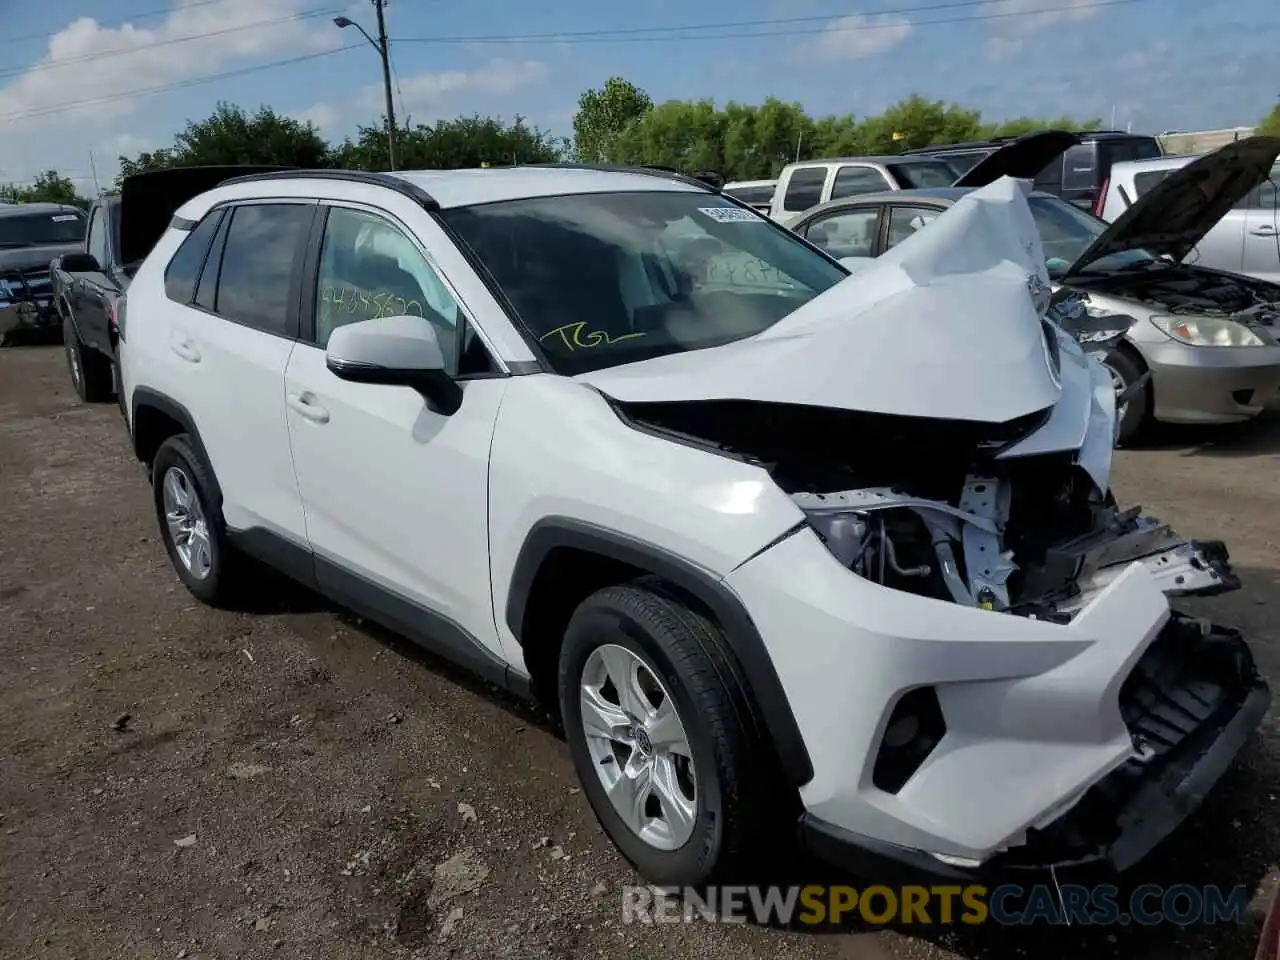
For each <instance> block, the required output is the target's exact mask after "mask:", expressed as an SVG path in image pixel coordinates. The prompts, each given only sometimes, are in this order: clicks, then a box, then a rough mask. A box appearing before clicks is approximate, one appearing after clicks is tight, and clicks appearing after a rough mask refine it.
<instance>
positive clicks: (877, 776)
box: [871, 687, 947, 793]
mask: <svg viewBox="0 0 1280 960" xmlns="http://www.w3.org/2000/svg"><path fill="white" fill-rule="evenodd" d="M946 732H947V725H946V722H945V721H944V720H943V718H942V706H941V704H939V703H938V694H937V692H936V691H935V690H934V689H933V687H919V688H917V689H915V690H911V691H909V692H907V693H905V694H903V695H902V697H901V698H900V699H899V700H898V702H897V704H896V705H895V706H894V708H893V712H892V713H891V714H890V715H889V722H888V723H887V724H885V730H884V736H883V737H882V738H881V740H880V749H879V751H878V752H877V753H876V762H875V766H874V767H873V768H872V771H871V782H872V783H874V784H875V785H876V787H878V788H879V789H881V790H883V791H884V792H885V793H897V792H898V791H899V790H901V789H902V788H903V787H904V786H905V785H906V783H907V781H908V780H910V779H911V778H912V777H913V776H914V775H915V773H916V771H917V770H919V769H920V766H921V764H923V763H924V761H925V760H926V759H927V758H928V756H929V754H931V753H932V752H933V750H934V748H935V747H937V745H938V743H939V742H940V741H941V740H942V738H943V736H944V735H945V734H946Z"/></svg>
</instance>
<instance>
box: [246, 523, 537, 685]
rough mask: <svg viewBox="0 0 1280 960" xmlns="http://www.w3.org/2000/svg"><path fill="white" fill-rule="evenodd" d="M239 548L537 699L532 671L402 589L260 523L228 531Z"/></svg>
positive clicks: (425, 646) (424, 645)
mask: <svg viewBox="0 0 1280 960" xmlns="http://www.w3.org/2000/svg"><path fill="white" fill-rule="evenodd" d="M227 536H228V539H229V540H230V541H231V543H232V544H233V545H234V546H235V547H236V548H237V549H239V550H242V551H243V552H244V553H246V554H248V555H249V556H251V557H254V558H255V559H257V560H259V561H261V562H262V563H265V564H266V565H267V566H269V567H271V568H273V569H275V570H278V571H280V572H281V573H283V574H284V575H285V576H287V577H289V578H290V579H293V580H296V581H297V582H299V583H301V584H302V585H303V586H305V587H308V588H310V589H312V590H315V591H316V592H317V593H319V594H320V595H321V596H323V597H326V598H328V599H329V600H332V601H333V602H334V603H336V604H338V605H340V606H342V607H345V608H347V609H349V610H351V611H352V612H354V613H357V614H359V615H360V616H362V617H367V618H368V619H370V620H372V621H374V622H375V623H378V624H379V625H381V626H383V627H385V628H386V629H388V630H391V631H393V632H394V633H397V634H400V635H401V636H403V637H405V638H407V639H409V640H411V641H413V642H414V643H415V644H417V645H418V646H420V647H422V648H423V649H424V650H428V651H430V652H431V653H434V654H436V655H438V656H440V657H443V658H444V659H446V660H449V661H450V662H452V663H455V664H457V665H458V666H460V667H463V668H464V669H466V670H468V671H469V672H471V673H473V674H475V675H476V676H478V677H480V679H482V680H485V681H487V682H489V683H492V684H495V685H497V686H499V687H502V688H503V689H505V690H509V691H510V692H512V693H514V694H515V695H516V696H518V697H521V698H522V699H526V700H533V688H532V686H531V685H530V682H529V677H528V676H527V675H525V674H524V673H521V672H520V671H519V670H516V669H515V668H513V667H512V666H511V665H510V664H508V663H507V662H506V661H505V660H503V659H501V658H500V657H498V656H497V655H496V654H494V653H493V652H491V651H490V650H489V649H488V648H487V647H485V646H484V645H483V644H482V643H480V641H479V640H477V639H476V638H475V637H473V636H472V635H471V634H470V633H468V632H467V631H466V630H465V629H464V628H463V627H461V626H459V625H458V624H456V623H454V622H453V621H452V620H450V619H448V618H447V617H443V616H441V615H440V614H438V613H436V612H435V611H434V610H430V609H428V608H427V607H424V606H422V605H421V604H419V603H415V602H414V601H412V600H409V599H407V598H405V597H403V596H401V595H400V594H398V593H396V592H394V591H392V590H389V589H387V588H386V587H383V586H382V585H381V584H377V583H374V582H373V581H371V580H369V579H368V578H367V577H364V576H361V575H360V574H357V573H353V572H352V571H350V570H348V569H346V568H345V567H343V566H341V565H340V564H337V563H334V562H333V561H331V560H327V559H325V558H323V557H319V556H316V555H315V554H314V553H312V551H311V550H309V549H307V548H306V547H302V546H299V545H298V544H295V543H293V542H292V541H290V540H288V539H286V538H284V537H282V536H280V535H279V534H277V533H275V532H273V531H270V530H264V529H262V528H260V527H256V528H253V529H250V530H243V531H232V530H228V531H227Z"/></svg>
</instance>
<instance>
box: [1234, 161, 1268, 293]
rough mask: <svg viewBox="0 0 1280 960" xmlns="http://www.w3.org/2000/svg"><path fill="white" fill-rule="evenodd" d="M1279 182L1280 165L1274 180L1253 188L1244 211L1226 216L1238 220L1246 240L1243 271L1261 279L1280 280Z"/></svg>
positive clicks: (1236, 211)
mask: <svg viewBox="0 0 1280 960" xmlns="http://www.w3.org/2000/svg"><path fill="white" fill-rule="evenodd" d="M1277 182H1280V166H1277V167H1276V168H1275V169H1273V170H1272V171H1271V180H1270V181H1269V182H1267V183H1264V184H1262V185H1261V186H1259V187H1257V188H1255V189H1254V190H1252V191H1250V193H1249V196H1248V198H1247V199H1246V201H1245V203H1246V207H1245V209H1243V210H1232V211H1231V212H1230V213H1228V214H1227V215H1226V217H1224V218H1223V222H1224V223H1225V222H1226V221H1228V220H1238V221H1239V223H1240V227H1241V232H1242V234H1243V240H1244V253H1243V258H1242V263H1241V266H1240V268H1239V269H1240V272H1241V273H1244V274H1248V275H1249V276H1251V277H1258V278H1259V279H1262V280H1270V281H1271V282H1273V283H1280V217H1278V215H1277V213H1276V208H1277V205H1280V196H1277V191H1276V184H1277Z"/></svg>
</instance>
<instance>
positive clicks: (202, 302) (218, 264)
mask: <svg viewBox="0 0 1280 960" xmlns="http://www.w3.org/2000/svg"><path fill="white" fill-rule="evenodd" d="M230 223H231V217H230V215H226V216H223V217H222V222H221V223H220V224H218V232H217V233H215V234H214V236H213V247H212V249H210V251H209V256H207V257H206V258H205V261H204V269H203V270H202V271H201V272H200V285H199V286H198V287H196V302H195V305H196V306H197V307H200V308H201V309H202V310H208V311H209V312H210V313H213V307H214V304H215V303H216V302H217V299H218V271H219V270H220V269H221V268H222V250H223V247H224V246H225V245H226V242H227V225H228V224H230Z"/></svg>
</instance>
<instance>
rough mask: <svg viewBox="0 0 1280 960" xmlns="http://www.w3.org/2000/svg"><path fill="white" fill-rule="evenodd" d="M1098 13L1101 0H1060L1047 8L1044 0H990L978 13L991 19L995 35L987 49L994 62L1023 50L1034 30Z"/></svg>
mask: <svg viewBox="0 0 1280 960" xmlns="http://www.w3.org/2000/svg"><path fill="white" fill-rule="evenodd" d="M1097 15H1098V4H1097V0H1058V2H1057V3H1056V4H1055V5H1054V6H1053V8H1052V9H1046V8H1045V3H1044V0H987V2H986V3H984V4H983V5H982V6H981V7H979V8H978V13H977V16H979V17H988V18H990V19H989V20H988V22H989V23H990V25H991V31H992V36H991V37H990V39H988V41H987V43H986V48H985V52H986V55H987V59H988V60H991V61H993V62H999V61H1001V60H1008V59H1009V58H1011V57H1013V56H1016V55H1017V54H1018V53H1019V52H1021V50H1022V41H1023V39H1024V38H1026V37H1028V36H1030V35H1031V34H1033V33H1038V32H1040V31H1041V30H1045V29H1047V28H1049V27H1052V26H1057V25H1058V24H1063V23H1080V22H1082V21H1084V20H1089V19H1091V18H1093V17H1096V16H1097Z"/></svg>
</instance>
